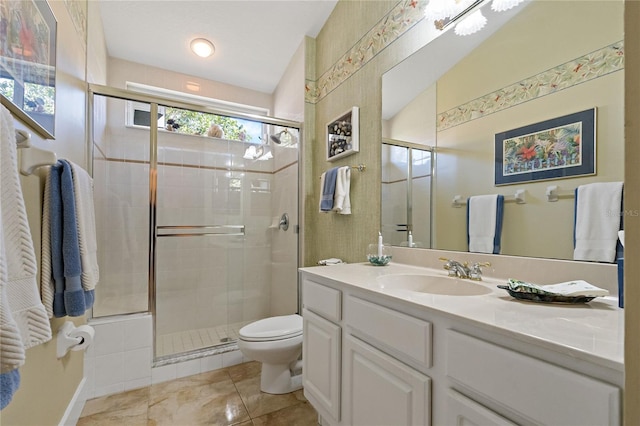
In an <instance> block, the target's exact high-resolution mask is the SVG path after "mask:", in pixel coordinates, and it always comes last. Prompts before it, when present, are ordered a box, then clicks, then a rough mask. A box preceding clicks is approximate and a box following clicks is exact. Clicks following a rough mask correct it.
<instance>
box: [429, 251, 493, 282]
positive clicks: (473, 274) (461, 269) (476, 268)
mask: <svg viewBox="0 0 640 426" xmlns="http://www.w3.org/2000/svg"><path fill="white" fill-rule="evenodd" d="M440 260H442V261H443V262H446V263H445V264H444V269H446V270H447V271H448V272H449V276H450V277H458V278H463V279H470V280H474V281H482V267H483V266H491V263H489V262H474V263H472V264H471V266H469V264H468V263H467V262H464V263H460V262H458V261H457V260H453V259H446V258H444V257H441V258H440Z"/></svg>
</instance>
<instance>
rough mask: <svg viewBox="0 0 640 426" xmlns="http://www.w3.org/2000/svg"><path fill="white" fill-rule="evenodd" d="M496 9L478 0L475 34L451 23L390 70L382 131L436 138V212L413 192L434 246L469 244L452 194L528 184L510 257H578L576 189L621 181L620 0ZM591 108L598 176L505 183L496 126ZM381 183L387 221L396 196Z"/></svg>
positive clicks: (508, 218) (513, 219)
mask: <svg viewBox="0 0 640 426" xmlns="http://www.w3.org/2000/svg"><path fill="white" fill-rule="evenodd" d="M489 6H490V5H489V3H488V2H487V3H485V4H483V5H482V6H481V7H482V10H483V13H484V14H485V16H486V17H487V20H488V22H487V26H486V27H485V28H484V29H482V30H481V31H479V32H478V33H476V34H473V35H470V36H466V37H461V36H457V35H456V34H454V32H453V31H452V29H451V28H447V29H446V30H445V31H444V32H443V33H442V34H441V35H440V36H439V37H438V38H436V39H435V40H433V41H431V42H430V43H429V44H427V45H425V46H424V47H423V48H421V49H420V50H418V51H417V52H416V53H414V54H413V55H411V56H410V57H409V58H407V59H406V60H404V61H403V62H401V63H399V64H398V65H396V66H395V67H394V68H392V69H391V70H389V71H388V72H386V73H385V74H384V75H383V78H382V85H383V89H382V92H383V95H382V114H383V115H382V135H383V138H388V139H394V140H402V141H406V142H409V143H413V144H419V145H428V146H433V147H434V153H435V160H434V163H435V164H434V175H433V186H432V194H431V202H432V206H431V208H430V209H431V214H429V211H428V208H427V207H425V211H422V212H418V211H416V209H417V206H418V205H419V204H421V203H417V202H416V199H415V194H414V198H413V200H412V201H411V203H412V206H413V216H414V217H422V218H426V217H430V218H431V241H432V244H431V247H432V248H437V249H443V250H455V251H467V228H466V210H467V209H466V206H463V208H455V207H454V206H453V203H452V201H453V199H454V197H456V196H460V198H461V199H462V200H463V201H465V200H466V199H467V198H468V197H470V196H473V195H485V194H502V195H504V196H505V199H506V200H509V199H511V200H513V198H514V194H515V193H516V192H517V191H524V194H525V195H526V203H525V204H520V203H516V202H507V203H505V206H504V220H503V225H502V226H503V228H502V251H501V254H508V255H517V256H531V257H544V258H555V259H572V258H573V224H574V222H573V221H574V202H575V199H574V198H573V197H572V196H571V194H572V193H573V190H574V189H575V188H576V187H577V186H579V185H583V184H587V183H592V182H600V181H601V182H608V181H622V180H623V179H624V168H623V164H624V146H623V145H624V129H623V126H624V120H623V118H624V90H623V89H624V70H623V68H624V53H623V52H624V49H623V43H622V40H623V2H622V1H618V0H611V1H598V2H593V1H572V2H556V1H545V0H532V1H529V2H526V3H523V4H521V5H520V6H518V7H516V8H514V9H511V10H510V11H508V12H493V11H492V10H491V9H490V7H489ZM407 82H411V84H407ZM590 108H595V109H596V111H597V115H596V138H595V139H596V142H595V150H596V156H595V163H596V174H595V175H585V176H578V177H572V178H554V179H552V180H529V181H523V182H519V183H516V184H512V185H501V186H496V184H495V180H494V164H495V161H496V156H495V153H494V147H495V137H496V134H500V133H504V132H508V131H510V130H512V129H518V128H520V127H524V126H528V125H532V124H535V123H540V122H544V121H547V120H551V119H555V118H557V117H562V116H565V115H568V114H572V113H576V112H580V111H584V110H587V109H590ZM382 142H383V143H382V144H381V145H382V151H383V152H384V151H385V150H388V148H387V147H386V145H387V144H386V143H384V140H383V141H382ZM384 156H385V154H383V157H382V158H383V167H384V158H385V157H384ZM383 176H384V174H383ZM383 180H384V177H383ZM382 185H383V191H382V194H383V198H382V208H381V211H382V216H383V221H384V220H386V219H385V211H389V210H392V208H391V207H390V206H389V204H390V205H393V206H395V205H396V204H397V203H398V201H397V200H396V198H397V197H395V198H394V199H391V197H390V196H388V192H389V191H387V192H385V190H384V186H385V185H386V183H383V184H382ZM551 185H556V186H557V187H558V190H559V193H560V194H563V196H561V197H560V199H559V200H557V201H555V202H550V201H548V198H547V195H546V194H547V187H549V186H551ZM422 204H424V203H422ZM399 223H400V222H399ZM389 241H393V242H394V244H399V243H398V242H397V240H394V239H390V240H389ZM400 242H402V241H400ZM425 246H426V245H425Z"/></svg>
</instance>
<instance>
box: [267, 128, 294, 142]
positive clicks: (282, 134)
mask: <svg viewBox="0 0 640 426" xmlns="http://www.w3.org/2000/svg"><path fill="white" fill-rule="evenodd" d="M270 139H271V141H273V142H274V143H276V144H278V145H282V146H293V145H295V144H296V143H298V138H297V137H296V136H295V133H294V132H291V131H289V129H284V130H281V131H279V132H278V133H276V134H274V135H271V136H270Z"/></svg>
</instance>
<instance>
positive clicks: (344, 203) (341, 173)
mask: <svg viewBox="0 0 640 426" xmlns="http://www.w3.org/2000/svg"><path fill="white" fill-rule="evenodd" d="M350 190H351V167H349V166H344V167H340V168H339V169H338V176H337V178H336V193H335V195H334V201H333V210H334V211H336V212H338V213H339V214H351V197H350V196H349V191H350Z"/></svg>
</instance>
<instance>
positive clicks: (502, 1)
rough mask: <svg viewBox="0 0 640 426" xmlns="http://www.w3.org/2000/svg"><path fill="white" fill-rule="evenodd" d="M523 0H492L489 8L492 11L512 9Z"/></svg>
mask: <svg viewBox="0 0 640 426" xmlns="http://www.w3.org/2000/svg"><path fill="white" fill-rule="evenodd" d="M523 1H524V0H493V2H492V3H491V10H493V11H494V12H504V11H505V10H509V9H513V8H514V7H516V6H517V5H519V4H520V3H522V2H523Z"/></svg>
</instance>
